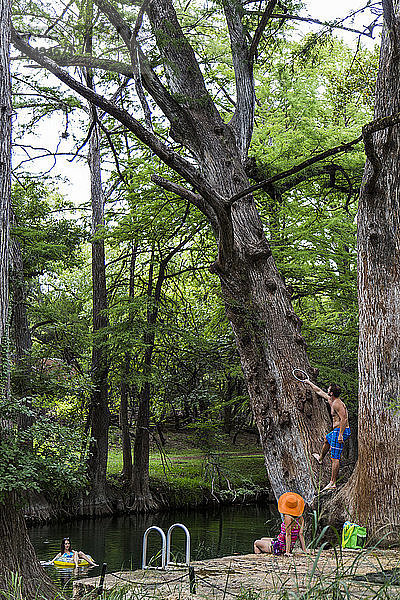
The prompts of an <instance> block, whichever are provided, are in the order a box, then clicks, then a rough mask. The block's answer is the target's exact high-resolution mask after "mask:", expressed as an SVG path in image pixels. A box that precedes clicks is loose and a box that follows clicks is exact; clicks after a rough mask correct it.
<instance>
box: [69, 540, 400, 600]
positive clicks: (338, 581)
mask: <svg viewBox="0 0 400 600" xmlns="http://www.w3.org/2000/svg"><path fill="white" fill-rule="evenodd" d="M191 566H193V567H194V575H195V585H196V595H194V594H193V593H191V587H190V586H191V584H190V581H189V576H188V569H187V568H182V569H176V568H172V569H170V570H166V571H159V570H144V571H143V570H137V571H123V572H116V573H109V574H106V576H105V580H104V591H105V593H106V597H107V598H109V599H110V600H111V598H112V597H113V594H112V590H113V591H115V592H116V596H118V599H119V600H124V599H128V598H134V597H136V598H137V597H140V598H154V597H157V598H163V599H165V600H166V599H168V600H175V599H179V600H186V599H187V600H196V599H201V598H204V599H207V600H210V599H211V598H215V599H216V600H218V599H223V598H227V597H229V598H233V597H236V598H241V599H243V600H248V599H250V598H251V599H253V600H256V598H258V597H260V598H265V597H268V598H276V599H279V598H287V597H289V595H290V593H292V594H293V597H298V596H300V595H302V594H305V593H308V595H307V597H308V598H323V597H329V598H350V597H351V598H365V599H367V598H371V599H372V598H400V552H399V551H398V550H381V549H371V550H366V551H362V552H359V551H352V550H344V551H340V549H332V550H320V551H318V552H317V553H316V554H314V555H310V554H309V555H304V554H303V553H300V552H299V551H295V552H294V553H293V555H292V556H291V557H289V558H286V557H282V556H279V557H275V556H272V555H266V554H260V555H255V554H247V555H240V556H226V557H224V558H217V559H211V560H204V561H195V562H193V563H191ZM99 582H100V578H99V577H96V578H93V579H85V580H80V581H75V582H74V587H73V590H74V591H73V599H74V600H81V599H83V598H85V600H86V599H89V598H90V597H93V598H94V597H96V594H97V591H98V586H99ZM192 585H193V582H192ZM192 591H193V588H192Z"/></svg>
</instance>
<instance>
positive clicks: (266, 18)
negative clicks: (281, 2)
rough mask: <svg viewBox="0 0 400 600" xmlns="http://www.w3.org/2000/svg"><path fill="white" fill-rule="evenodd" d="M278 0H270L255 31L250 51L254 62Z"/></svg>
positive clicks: (250, 56)
mask: <svg viewBox="0 0 400 600" xmlns="http://www.w3.org/2000/svg"><path fill="white" fill-rule="evenodd" d="M277 2H278V0H269V2H268V4H267V6H266V8H265V11H264V13H263V15H262V17H261V20H260V22H259V24H258V27H257V29H256V31H255V33H254V36H253V39H252V42H251V45H250V51H249V58H250V60H251V61H252V62H253V61H254V58H255V56H256V53H257V48H258V44H259V43H260V40H261V37H262V34H263V33H264V30H265V28H266V26H267V23H268V21H269V20H270V18H271V16H272V13H273V11H274V8H275V6H276V4H277ZM281 17H284V15H281Z"/></svg>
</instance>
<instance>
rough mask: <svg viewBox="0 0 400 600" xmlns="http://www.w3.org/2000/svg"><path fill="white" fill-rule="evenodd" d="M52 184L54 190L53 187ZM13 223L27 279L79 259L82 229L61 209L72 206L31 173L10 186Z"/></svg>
mask: <svg viewBox="0 0 400 600" xmlns="http://www.w3.org/2000/svg"><path fill="white" fill-rule="evenodd" d="M52 188H53V190H52ZM12 206H13V212H14V217H15V218H14V225H13V227H12V235H13V237H14V238H15V239H16V240H17V241H18V242H19V244H20V247H21V252H22V254H23V265H24V272H25V276H26V277H27V278H28V279H29V278H32V277H35V276H37V275H43V274H44V273H45V272H46V273H49V272H52V271H54V270H55V269H57V267H59V266H60V265H62V267H63V268H68V267H71V266H76V265H78V264H79V262H80V256H79V252H78V250H79V246H80V244H81V241H82V239H84V238H85V232H84V230H83V229H82V227H80V226H78V225H77V224H76V222H75V221H73V220H72V219H66V218H63V217H62V216H61V215H62V213H63V211H66V210H70V209H72V208H73V206H71V204H70V203H66V202H65V201H64V200H63V199H62V198H61V197H60V195H59V194H58V193H57V192H56V191H55V190H54V184H52V183H51V182H49V184H48V185H47V186H46V185H44V184H43V183H42V182H41V181H39V180H35V179H33V178H32V177H29V178H28V177H26V178H25V179H20V180H19V181H18V183H17V184H15V185H14V186H13V189H12Z"/></svg>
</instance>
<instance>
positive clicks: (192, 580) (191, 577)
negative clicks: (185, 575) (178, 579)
mask: <svg viewBox="0 0 400 600" xmlns="http://www.w3.org/2000/svg"><path fill="white" fill-rule="evenodd" d="M189 584H190V593H191V594H195V593H196V576H195V574H194V567H189Z"/></svg>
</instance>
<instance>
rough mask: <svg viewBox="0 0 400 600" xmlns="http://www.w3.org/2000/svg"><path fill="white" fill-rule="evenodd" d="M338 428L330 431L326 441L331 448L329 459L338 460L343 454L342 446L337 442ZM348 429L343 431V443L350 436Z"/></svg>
mask: <svg viewBox="0 0 400 600" xmlns="http://www.w3.org/2000/svg"><path fill="white" fill-rule="evenodd" d="M339 432H340V427H335V429H334V430H333V431H330V432H329V433H328V434H327V436H326V439H327V441H328V443H329V445H330V447H331V458H340V457H341V455H342V452H343V447H344V444H342V443H340V444H339V442H338V437H339ZM350 433H351V432H350V427H346V429H345V430H344V431H343V442H345V441H346V440H347V438H348V437H349V435H350Z"/></svg>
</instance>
